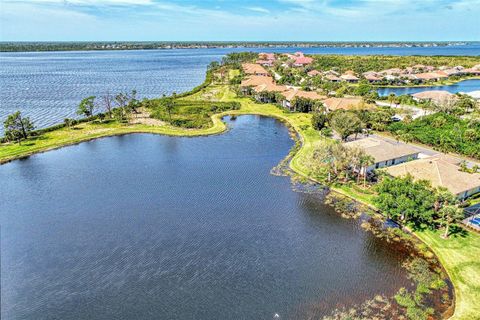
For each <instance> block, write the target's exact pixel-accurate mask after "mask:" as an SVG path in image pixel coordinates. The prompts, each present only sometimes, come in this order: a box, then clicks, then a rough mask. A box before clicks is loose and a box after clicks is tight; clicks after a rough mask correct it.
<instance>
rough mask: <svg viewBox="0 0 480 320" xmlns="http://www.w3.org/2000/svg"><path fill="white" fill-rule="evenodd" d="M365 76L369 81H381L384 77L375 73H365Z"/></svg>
mask: <svg viewBox="0 0 480 320" xmlns="http://www.w3.org/2000/svg"><path fill="white" fill-rule="evenodd" d="M363 76H364V77H365V79H367V80H368V81H380V80H382V79H383V77H378V76H376V75H374V74H364V75H363Z"/></svg>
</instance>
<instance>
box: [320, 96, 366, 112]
mask: <svg viewBox="0 0 480 320" xmlns="http://www.w3.org/2000/svg"><path fill="white" fill-rule="evenodd" d="M322 102H323V104H324V105H325V107H326V108H327V109H328V110H330V111H334V110H338V109H343V110H351V109H358V108H360V107H364V108H369V106H368V105H365V104H364V102H363V100H362V99H361V98H335V97H332V98H328V99H325V100H323V101H322Z"/></svg>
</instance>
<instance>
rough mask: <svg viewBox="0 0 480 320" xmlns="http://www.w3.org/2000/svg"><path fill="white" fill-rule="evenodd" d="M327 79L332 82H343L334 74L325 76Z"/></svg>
mask: <svg viewBox="0 0 480 320" xmlns="http://www.w3.org/2000/svg"><path fill="white" fill-rule="evenodd" d="M325 79H327V80H330V81H340V80H342V79H340V78H339V77H337V76H336V75H333V74H327V75H326V76H325Z"/></svg>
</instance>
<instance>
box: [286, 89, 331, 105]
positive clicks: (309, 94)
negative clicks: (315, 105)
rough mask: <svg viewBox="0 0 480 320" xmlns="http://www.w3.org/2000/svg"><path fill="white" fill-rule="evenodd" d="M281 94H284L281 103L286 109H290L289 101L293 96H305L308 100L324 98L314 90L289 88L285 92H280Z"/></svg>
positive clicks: (290, 101)
mask: <svg viewBox="0 0 480 320" xmlns="http://www.w3.org/2000/svg"><path fill="white" fill-rule="evenodd" d="M282 94H283V95H284V96H285V99H284V100H283V102H282V105H283V107H284V108H288V109H291V103H292V101H293V99H295V98H305V99H310V100H321V99H325V98H326V97H325V96H321V95H319V94H318V93H317V92H315V91H304V90H299V89H289V90H287V91H285V92H282Z"/></svg>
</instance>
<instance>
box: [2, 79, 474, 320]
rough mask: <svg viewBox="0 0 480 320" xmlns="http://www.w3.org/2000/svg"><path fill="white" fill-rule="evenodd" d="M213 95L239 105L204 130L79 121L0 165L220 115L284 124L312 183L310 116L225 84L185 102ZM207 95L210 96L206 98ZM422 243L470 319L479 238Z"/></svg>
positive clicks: (7, 153)
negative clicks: (195, 124) (201, 123)
mask: <svg viewBox="0 0 480 320" xmlns="http://www.w3.org/2000/svg"><path fill="white" fill-rule="evenodd" d="M208 90H210V91H209V93H211V92H215V94H214V96H215V99H219V100H220V101H237V102H239V103H240V104H241V108H240V109H239V110H231V111H226V112H223V113H219V114H215V115H213V116H212V117H211V118H212V122H213V125H212V126H211V127H209V128H207V129H182V128H178V127H173V126H170V125H165V126H148V125H142V124H134V125H133V124H128V125H126V124H120V123H116V122H111V123H82V124H79V125H77V126H76V127H77V129H71V128H60V129H58V130H54V131H50V132H47V133H45V134H44V135H42V136H40V137H37V138H34V139H29V140H27V141H25V142H23V143H22V145H18V144H0V164H1V163H5V162H9V161H12V160H15V159H19V158H24V157H28V156H30V155H32V154H36V153H40V152H45V151H49V150H53V149H58V148H61V147H64V146H69V145H74V144H78V143H81V142H85V141H89V140H93V139H98V138H103V137H108V136H114V135H123V134H132V133H152V134H163V135H172V136H189V137H193V136H205V135H214V134H220V133H223V132H224V131H225V130H227V126H226V125H225V123H224V122H223V121H222V120H221V119H222V118H223V117H224V116H226V115H244V114H254V115H262V116H269V117H274V118H277V119H279V120H281V121H283V122H285V123H286V124H287V125H288V126H290V127H291V128H292V129H293V130H294V131H295V132H296V133H297V135H298V137H299V139H300V141H301V147H300V149H299V150H298V152H296V153H295V154H294V155H293V157H292V159H291V161H290V164H289V165H290V168H291V169H292V170H293V171H295V172H296V173H298V174H300V175H302V176H304V177H306V178H309V179H312V180H315V179H314V178H313V177H312V175H311V174H310V172H309V171H308V168H307V167H306V166H304V165H303V163H302V161H303V160H305V159H306V157H307V156H308V154H309V152H310V151H311V150H312V149H313V147H314V146H315V145H316V144H318V143H326V142H327V143H328V139H326V138H322V137H321V136H320V134H319V132H318V131H315V130H314V129H313V127H312V126H311V115H310V114H304V113H290V112H288V111H286V110H283V109H280V108H278V107H276V106H274V105H271V104H258V103H255V102H253V101H251V100H250V99H248V98H238V97H236V96H235V94H234V93H233V92H231V91H230V90H229V89H228V87H227V86H224V85H212V84H210V85H209V86H208V87H206V88H203V89H201V90H198V91H197V92H193V93H192V94H191V96H189V97H188V98H189V99H194V100H195V99H198V100H200V99H202V98H204V97H205V95H204V93H205V91H208ZM209 96H212V95H209ZM332 190H334V191H336V192H339V193H342V194H344V195H346V196H349V197H351V198H353V199H355V200H358V201H360V202H362V203H365V204H367V205H369V206H372V203H371V196H370V195H366V194H361V193H360V192H358V191H356V190H354V189H353V188H349V187H333V188H332ZM414 234H415V235H416V236H417V237H419V238H420V239H421V240H422V241H423V242H424V243H426V244H427V245H428V246H429V247H430V248H431V249H432V251H433V252H434V253H435V254H436V255H437V257H438V258H439V260H440V261H441V263H442V265H443V267H444V268H445V270H446V271H447V273H448V274H449V276H450V280H451V281H452V283H453V285H454V288H455V303H456V308H455V313H454V315H453V316H452V318H451V319H455V320H461V319H475V317H476V315H477V314H480V306H477V304H476V302H477V301H478V299H479V298H480V262H479V261H478V256H479V255H480V236H479V235H477V234H474V233H472V232H468V233H467V236H466V237H463V238H461V237H450V238H449V239H442V238H440V236H439V234H437V233H434V232H431V231H423V232H415V233H414Z"/></svg>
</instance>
